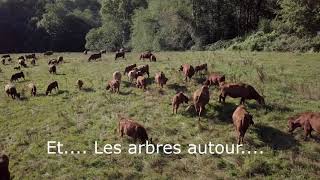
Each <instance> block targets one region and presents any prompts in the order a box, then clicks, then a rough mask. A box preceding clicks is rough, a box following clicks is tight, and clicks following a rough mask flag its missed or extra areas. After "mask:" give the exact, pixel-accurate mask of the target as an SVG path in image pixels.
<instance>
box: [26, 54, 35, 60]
mask: <svg viewBox="0 0 320 180" xmlns="http://www.w3.org/2000/svg"><path fill="white" fill-rule="evenodd" d="M25 56H26V59H37V57H36V54H34V53H33V54H27V55H25Z"/></svg>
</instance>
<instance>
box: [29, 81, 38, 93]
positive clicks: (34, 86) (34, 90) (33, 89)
mask: <svg viewBox="0 0 320 180" xmlns="http://www.w3.org/2000/svg"><path fill="white" fill-rule="evenodd" d="M28 88H29V89H30V91H31V96H36V95H37V87H36V85H35V84H34V83H30V84H28Z"/></svg>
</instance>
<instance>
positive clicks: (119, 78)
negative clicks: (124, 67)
mask: <svg viewBox="0 0 320 180" xmlns="http://www.w3.org/2000/svg"><path fill="white" fill-rule="evenodd" d="M112 77H113V79H115V80H118V81H119V82H120V83H121V77H122V75H121V72H119V71H116V72H114V73H113V74H112Z"/></svg>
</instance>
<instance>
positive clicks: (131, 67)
mask: <svg viewBox="0 0 320 180" xmlns="http://www.w3.org/2000/svg"><path fill="white" fill-rule="evenodd" d="M135 67H137V64H131V65H129V66H127V67H126V68H125V69H124V72H123V74H124V75H125V74H126V73H129V72H130V71H131V70H133V68H135Z"/></svg>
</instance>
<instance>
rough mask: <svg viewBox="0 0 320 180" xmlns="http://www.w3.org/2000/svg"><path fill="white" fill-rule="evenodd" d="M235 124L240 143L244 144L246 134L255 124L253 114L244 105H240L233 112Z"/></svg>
mask: <svg viewBox="0 0 320 180" xmlns="http://www.w3.org/2000/svg"><path fill="white" fill-rule="evenodd" d="M232 120H233V125H234V127H235V129H236V132H237V134H238V144H243V139H244V135H245V133H246V131H247V129H248V128H249V126H250V125H253V124H254V122H253V120H252V115H251V114H250V113H249V112H248V111H247V110H246V108H245V107H244V105H240V106H238V107H237V109H236V110H235V111H234V112H233V114H232Z"/></svg>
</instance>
